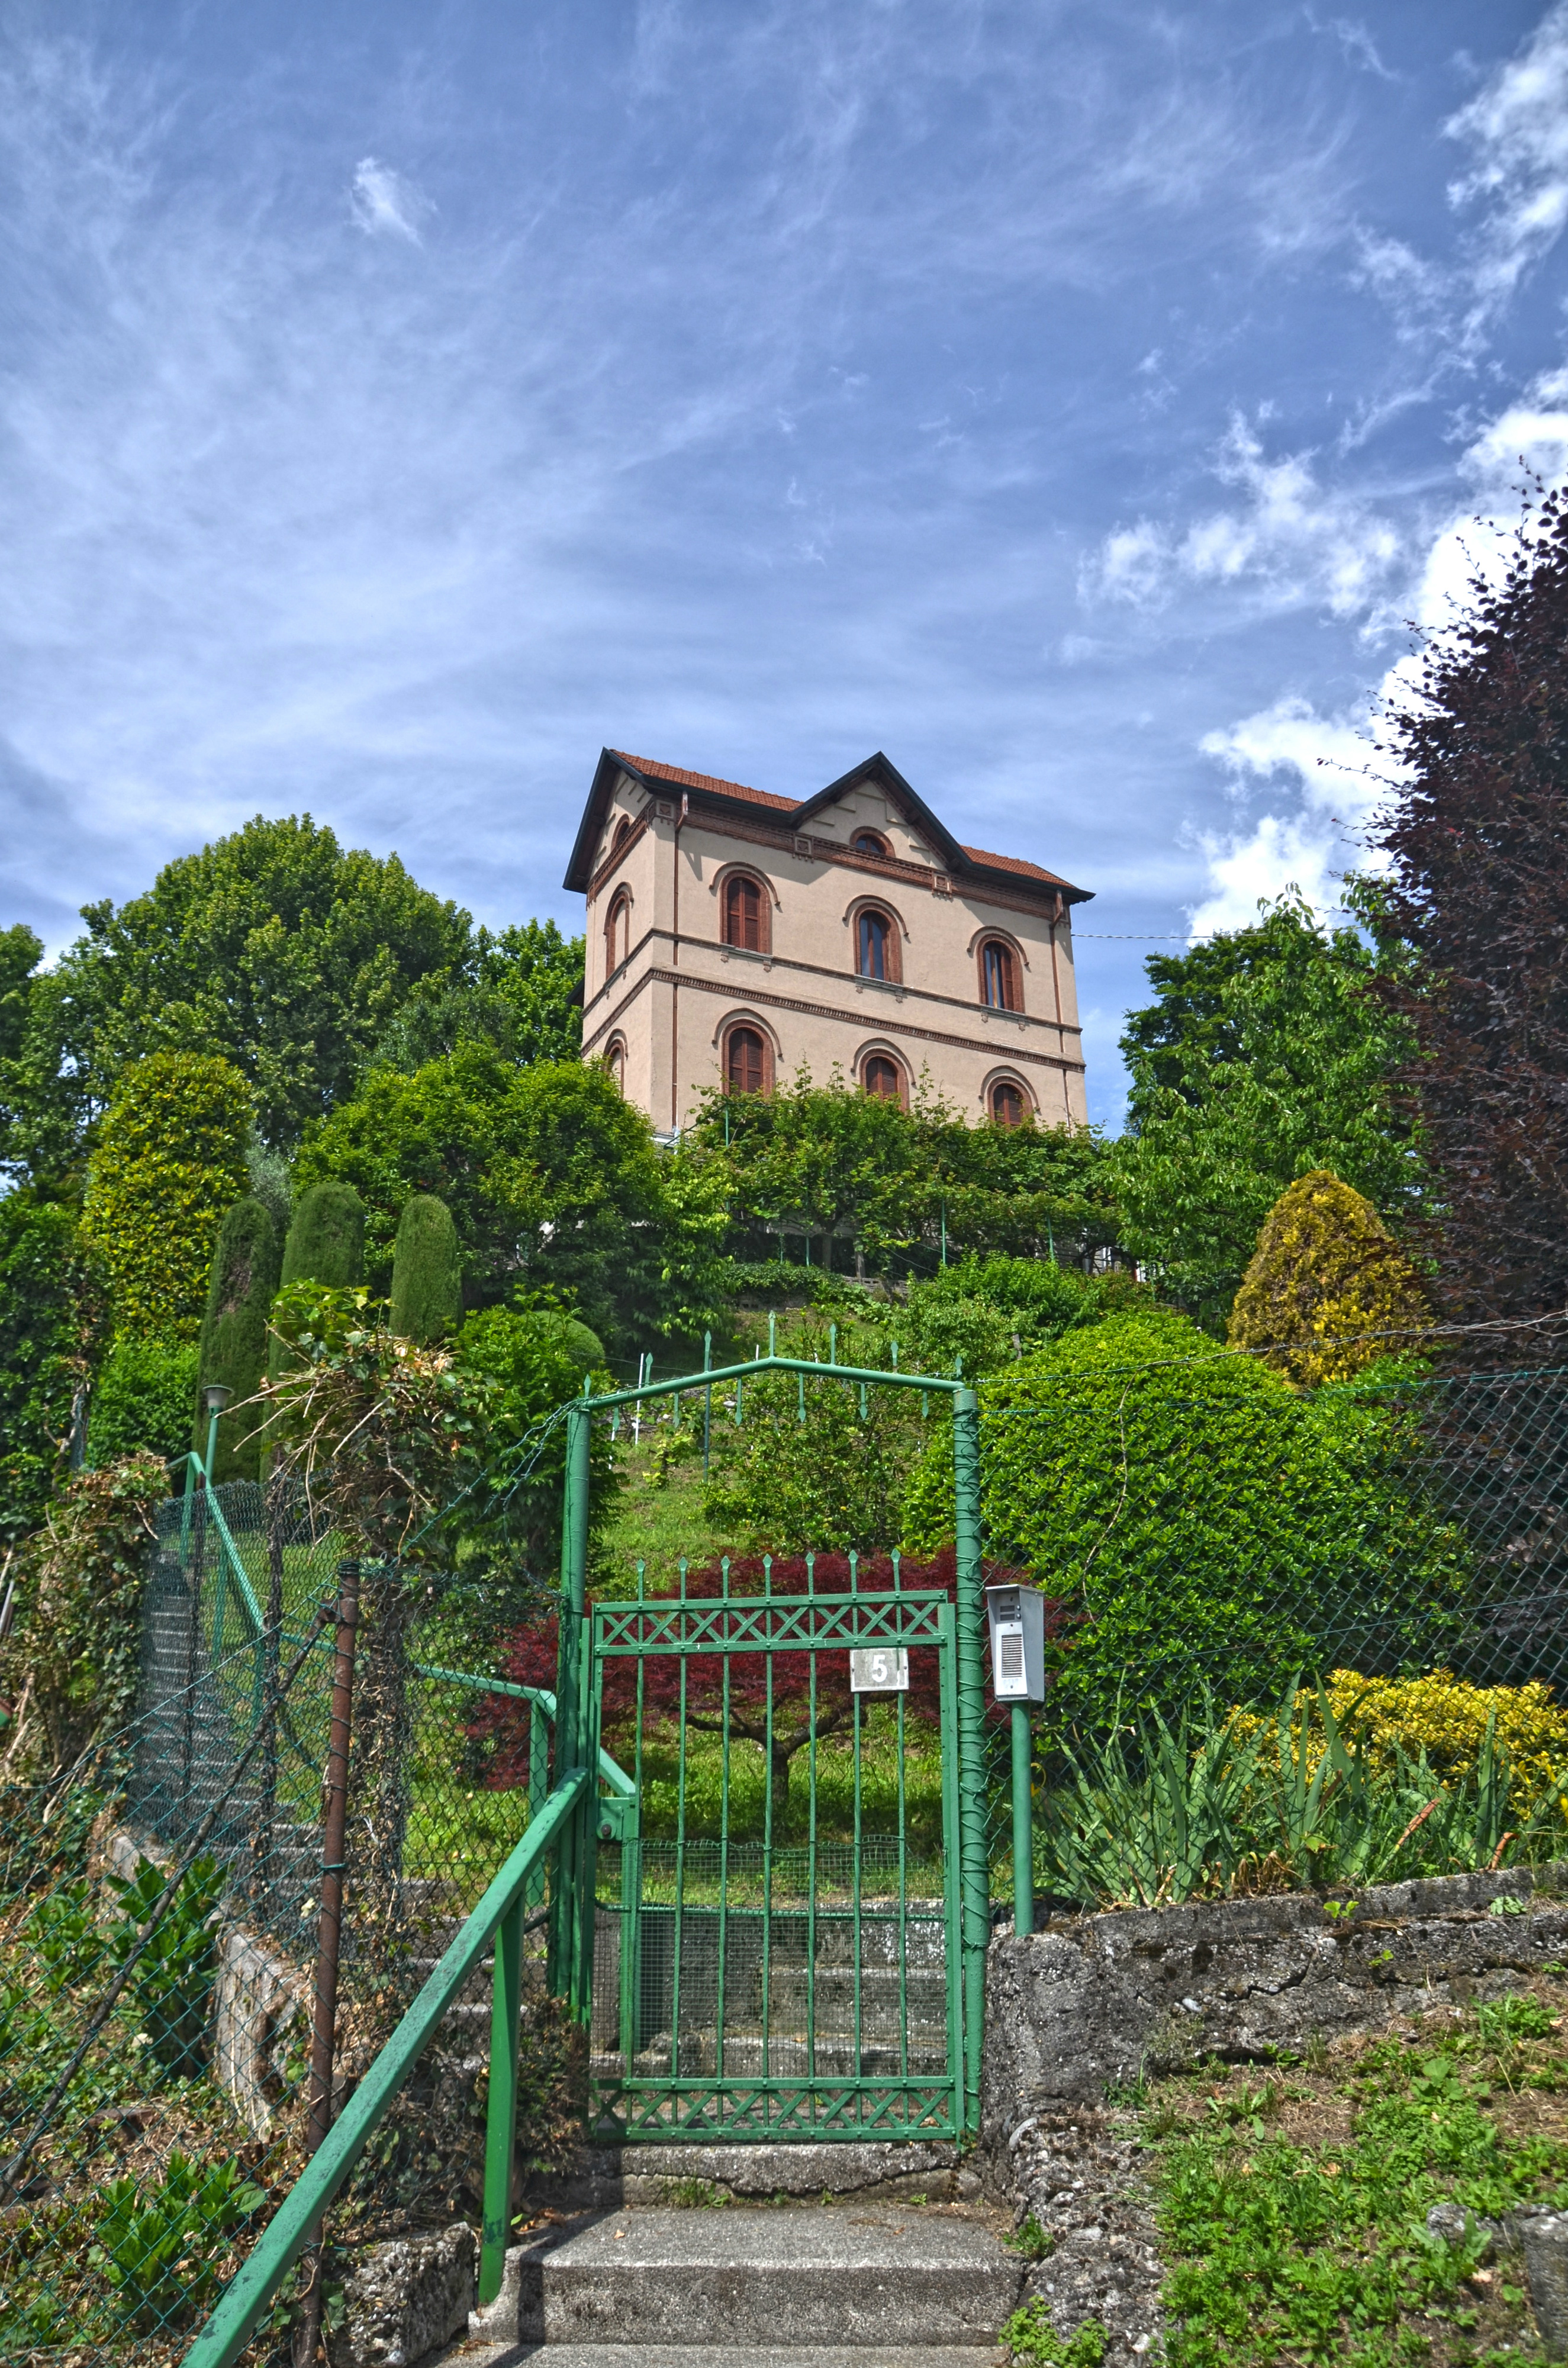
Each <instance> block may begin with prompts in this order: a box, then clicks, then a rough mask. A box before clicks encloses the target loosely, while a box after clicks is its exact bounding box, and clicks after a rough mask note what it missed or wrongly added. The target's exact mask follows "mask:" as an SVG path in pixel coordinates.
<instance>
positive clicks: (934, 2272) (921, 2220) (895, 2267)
mask: <svg viewBox="0 0 1568 2368" xmlns="http://www.w3.org/2000/svg"><path fill="white" fill-rule="evenodd" d="M507 2272H508V2274H507V2281H506V2287H505V2288H504V2290H503V2294H502V2297H501V2300H500V2302H499V2303H497V2304H493V2305H491V2306H490V2308H489V2309H488V2310H487V2311H485V2312H483V2313H478V2312H476V2313H475V2315H474V2318H473V2320H472V2322H471V2329H472V2333H473V2334H474V2335H475V2336H483V2337H485V2338H487V2339H488V2340H490V2341H492V2342H497V2341H505V2340H514V2331H515V2340H518V2341H521V2342H525V2343H527V2342H534V2343H543V2344H544V2345H546V2346H547V2347H548V2350H547V2355H546V2358H545V2359H544V2361H542V2362H541V2363H540V2368H567V2362H566V2360H565V2358H564V2355H563V2354H562V2352H561V2351H558V2349H557V2347H558V2346H576V2345H588V2346H595V2347H597V2346H607V2345H608V2346H610V2347H612V2348H624V2347H628V2346H643V2345H654V2346H674V2347H679V2348H681V2349H683V2350H684V2349H687V2348H688V2347H700V2348H701V2350H702V2352H703V2357H704V2361H705V2362H709V2363H710V2368H717V2362H714V2361H713V2359H712V2355H713V2353H714V2351H715V2350H722V2349H723V2348H724V2347H726V2346H739V2347H744V2348H745V2350H746V2351H747V2352H748V2353H749V2354H750V2356H751V2357H752V2358H754V2359H755V2358H756V2351H757V2347H763V2348H769V2347H771V2348H774V2349H778V2350H781V2351H822V2350H824V2349H838V2348H848V2349H851V2350H853V2351H856V2352H857V2353H858V2355H859V2357H860V2361H861V2362H862V2368H864V2363H865V2361H866V2353H867V2350H868V2347H881V2348H884V2349H886V2348H894V2349H897V2348H901V2347H902V2348H913V2349H915V2350H920V2349H930V2348H933V2347H935V2348H938V2349H947V2348H950V2347H954V2346H956V2347H959V2348H960V2349H966V2350H970V2351H971V2356H972V2351H973V2349H974V2348H975V2347H980V2348H984V2347H988V2346H990V2345H992V2344H994V2341H995V2339H996V2335H997V2332H998V2330H999V2328H1001V2326H1002V2323H1003V2321H1004V2320H1005V2319H1006V2317H1007V2316H1008V2314H1009V2312H1010V2311H1012V2310H1013V2309H1014V2308H1015V2307H1016V2305H1017V2300H1018V2294H1019V2289H1020V2286H1021V2284H1022V2281H1023V2275H1024V2271H1023V2265H1022V2263H1021V2262H1020V2261H1019V2260H1018V2258H1017V2255H1016V2254H1015V2253H1011V2252H1009V2251H1007V2250H1006V2248H1004V2247H1003V2246H1002V2245H1001V2244H1000V2243H999V2242H998V2240H997V2239H996V2237H994V2236H993V2235H992V2234H991V2232H990V2230H989V2229H988V2228H986V2227H985V2226H983V2225H982V2224H981V2223H980V2222H978V2221H976V2220H972V2219H968V2218H965V2217H964V2216H962V2215H961V2214H959V2213H955V2212H944V2211H932V2210H920V2209H917V2208H915V2207H914V2206H912V2205H905V2206H903V2207H901V2206H899V2205H896V2204H891V2203H883V2204H873V2203H861V2204H859V2205H854V2204H850V2205H842V2206H835V2207H830V2208H825V2209H824V2208H822V2207H812V2206H804V2205H780V2206H777V2207H774V2208H766V2209H762V2210H756V2209H753V2208H748V2207H746V2206H744V2205H733V2204H732V2205H727V2206H725V2207H724V2208H723V2209H722V2210H718V2211H700V2210H699V2211H679V2210H670V2209H665V2208H661V2207H657V2206H641V2205H631V2206H623V2207H622V2208H621V2209H620V2210H619V2211H615V2212H609V2213H606V2214H602V2215H601V2216H599V2217H597V2218H596V2219H594V2220H592V2221H590V2222H589V2223H588V2224H587V2225H586V2226H579V2227H578V2228H576V2229H574V2230H572V2231H563V2232H561V2233H559V2234H557V2233H556V2232H553V2231H552V2232H551V2235H549V2236H547V2237H543V2238H542V2239H536V2240H534V2242H533V2243H532V2244H530V2245H525V2246H520V2247H517V2248H515V2249H514V2250H513V2251H512V2252H511V2253H509V2254H508V2256H507ZM514 2314H515V2316H514ZM607 2368H608V2363H607ZM817 2368H824V2363H821V2362H818V2363H817Z"/></svg>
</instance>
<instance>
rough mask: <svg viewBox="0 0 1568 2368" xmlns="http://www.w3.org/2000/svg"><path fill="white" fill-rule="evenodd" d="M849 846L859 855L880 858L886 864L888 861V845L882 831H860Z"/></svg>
mask: <svg viewBox="0 0 1568 2368" xmlns="http://www.w3.org/2000/svg"><path fill="white" fill-rule="evenodd" d="M849 844H850V845H851V847H852V848H854V849H855V852H856V854H857V855H875V856H880V857H881V860H882V861H883V862H884V863H885V862H886V861H887V859H888V843H887V840H886V839H885V838H883V837H882V836H881V832H880V831H875V830H858V831H857V832H856V834H855V836H854V837H853V838H852V839H851V840H850V842H849Z"/></svg>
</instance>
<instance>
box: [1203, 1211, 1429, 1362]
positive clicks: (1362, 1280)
mask: <svg viewBox="0 0 1568 2368" xmlns="http://www.w3.org/2000/svg"><path fill="white" fill-rule="evenodd" d="M1425 1320H1426V1301H1425V1299H1424V1297H1423V1294H1422V1291H1421V1286H1420V1284H1419V1282H1418V1281H1416V1277H1415V1269H1413V1267H1412V1266H1411V1264H1410V1261H1409V1259H1408V1258H1405V1257H1403V1254H1402V1253H1401V1251H1400V1249H1399V1247H1398V1246H1397V1244H1396V1243H1395V1241H1394V1238H1393V1235H1392V1234H1391V1233H1390V1232H1389V1229H1388V1227H1387V1226H1386V1225H1385V1224H1383V1222H1382V1219H1381V1217H1380V1216H1379V1214H1378V1212H1377V1211H1376V1210H1375V1209H1374V1208H1373V1206H1372V1204H1371V1202H1370V1201H1368V1200H1364V1199H1363V1198H1362V1196H1361V1194H1360V1193H1359V1192H1356V1191H1352V1190H1351V1188H1350V1186H1349V1185H1348V1184H1342V1183H1341V1182H1340V1180H1339V1178H1338V1177H1337V1176H1335V1175H1333V1174H1332V1173H1331V1172H1330V1170H1329V1169H1328V1168H1326V1167H1315V1168H1313V1170H1312V1173H1311V1175H1309V1176H1299V1177H1298V1178H1297V1179H1296V1181H1295V1183H1294V1184H1292V1185H1290V1186H1289V1187H1288V1189H1287V1190H1285V1191H1283V1192H1281V1194H1280V1195H1279V1198H1278V1201H1276V1202H1275V1204H1274V1206H1273V1208H1272V1209H1271V1210H1270V1211H1269V1212H1268V1214H1267V1217H1266V1218H1265V1219H1264V1223H1263V1231H1262V1232H1261V1233H1260V1234H1259V1235H1258V1237H1257V1248H1256V1251H1255V1252H1254V1253H1253V1259H1252V1264H1251V1265H1250V1266H1249V1267H1248V1268H1247V1270H1246V1273H1245V1275H1244V1277H1243V1279H1242V1287H1241V1289H1240V1291H1239V1292H1237V1293H1236V1300H1235V1305H1234V1306H1233V1308H1232V1310H1231V1320H1230V1326H1229V1331H1228V1335H1227V1337H1228V1338H1229V1340H1230V1343H1231V1346H1232V1347H1233V1349H1261V1350H1263V1351H1265V1352H1266V1353H1267V1358H1268V1361H1269V1363H1270V1364H1271V1365H1273V1366H1274V1367H1275V1369H1276V1371H1277V1372H1282V1373H1287V1374H1289V1376H1290V1379H1291V1380H1292V1381H1294V1382H1299V1383H1301V1384H1302V1385H1303V1386H1304V1387H1306V1388H1312V1387H1315V1386H1316V1384H1317V1383H1320V1382H1344V1381H1348V1380H1349V1379H1350V1378H1351V1376H1352V1375H1353V1374H1355V1373H1359V1372H1365V1370H1366V1368H1367V1367H1368V1366H1369V1365H1372V1364H1376V1363H1377V1361H1378V1360H1379V1359H1380V1358H1382V1357H1388V1356H1391V1355H1398V1354H1400V1353H1402V1352H1403V1353H1408V1351H1409V1350H1410V1349H1413V1348H1414V1347H1415V1346H1416V1343H1415V1341H1413V1340H1411V1339H1409V1338H1397V1337H1395V1338H1378V1337H1376V1336H1378V1335H1380V1334H1391V1335H1396V1336H1397V1335H1399V1334H1402V1333H1403V1334H1409V1333H1411V1332H1413V1331H1417V1330H1419V1329H1420V1327H1421V1326H1422V1325H1423V1323H1424V1322H1425Z"/></svg>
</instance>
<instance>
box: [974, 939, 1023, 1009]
mask: <svg viewBox="0 0 1568 2368" xmlns="http://www.w3.org/2000/svg"><path fill="white" fill-rule="evenodd" d="M978 951H979V954H980V999H981V1001H982V1003H984V1004H988V1005H989V1006H990V1008H991V1009H992V1010H993V1011H1021V1010H1022V1009H1023V1008H1024V998H1023V992H1022V982H1021V980H1020V977H1019V969H1018V956H1017V948H1016V947H1014V946H1011V945H1009V944H1008V942H1007V940H1006V938H982V939H981V941H980V946H979V949H978Z"/></svg>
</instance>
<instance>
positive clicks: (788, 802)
mask: <svg viewBox="0 0 1568 2368" xmlns="http://www.w3.org/2000/svg"><path fill="white" fill-rule="evenodd" d="M609 753H610V755H611V756H612V757H619V758H620V759H621V761H622V762H623V763H624V764H628V765H635V766H636V768H637V770H638V771H639V772H640V773H648V774H651V775H652V776H653V779H654V780H658V781H676V782H678V783H679V785H680V787H681V788H682V789H683V790H717V791H719V792H720V794H721V796H722V797H726V798H749V799H750V801H751V803H752V804H753V805H758V806H776V807H777V808H778V811H779V812H780V813H781V814H793V813H794V811H795V809H796V807H797V806H798V805H799V804H800V803H801V800H800V799H799V798H776V797H775V796H774V795H773V792H772V791H770V790H748V789H747V788H746V785H745V783H744V781H721V780H719V779H718V777H717V776H716V775H715V774H713V773H686V772H683V771H682V770H681V768H680V767H679V766H678V765H657V764H655V763H654V762H653V758H652V757H633V756H631V755H629V753H628V752H627V750H626V749H624V748H612V749H611V750H610V752H609Z"/></svg>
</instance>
